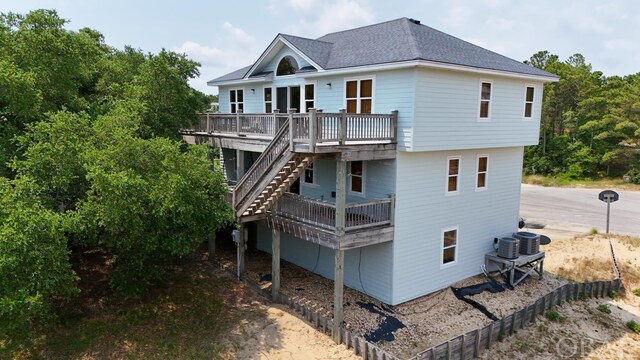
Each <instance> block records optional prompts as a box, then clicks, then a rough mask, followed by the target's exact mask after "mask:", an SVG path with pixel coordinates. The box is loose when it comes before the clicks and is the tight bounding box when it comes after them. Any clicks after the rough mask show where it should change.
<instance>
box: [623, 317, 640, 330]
mask: <svg viewBox="0 0 640 360" xmlns="http://www.w3.org/2000/svg"><path fill="white" fill-rule="evenodd" d="M625 325H627V327H628V328H629V330H631V331H633V332H635V333H640V324H638V323H637V322H635V321H634V320H629V321H627V323H626V324H625Z"/></svg>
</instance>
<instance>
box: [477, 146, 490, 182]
mask: <svg viewBox="0 0 640 360" xmlns="http://www.w3.org/2000/svg"><path fill="white" fill-rule="evenodd" d="M488 170H489V156H487V155H478V161H477V167H476V190H478V191H480V190H486V189H487V172H488Z"/></svg>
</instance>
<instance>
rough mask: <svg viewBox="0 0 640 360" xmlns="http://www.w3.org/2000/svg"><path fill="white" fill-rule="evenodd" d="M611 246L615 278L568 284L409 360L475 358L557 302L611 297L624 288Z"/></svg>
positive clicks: (611, 246) (532, 321)
mask: <svg viewBox="0 0 640 360" xmlns="http://www.w3.org/2000/svg"><path fill="white" fill-rule="evenodd" d="M609 247H610V248H611V259H612V261H613V270H614V273H615V279H613V280H606V281H592V282H583V283H567V284H564V285H562V286H560V287H558V288H556V289H554V290H553V291H551V292H550V293H548V294H546V295H544V296H542V297H541V298H539V299H538V300H537V301H536V302H534V303H533V304H530V305H529V306H527V307H525V308H523V309H520V310H519V311H516V312H514V313H513V314H511V315H507V316H505V317H503V318H502V319H500V320H497V321H494V322H492V323H491V324H489V325H487V326H485V327H483V328H478V329H475V330H472V331H469V332H468V333H466V334H463V335H460V336H457V337H455V338H453V339H451V340H449V341H447V342H444V343H442V344H440V345H437V346H434V347H432V348H430V349H427V350H424V351H421V352H419V353H418V354H417V355H416V356H414V357H412V358H410V359H409V360H441V359H447V360H449V359H455V360H457V359H461V360H464V359H473V358H476V357H478V356H480V353H481V352H482V350H484V349H489V348H490V347H491V344H493V343H495V342H496V341H500V340H501V339H503V338H504V337H506V336H510V335H512V334H513V333H514V332H515V331H516V330H519V329H522V328H524V327H525V326H527V325H528V324H531V323H535V322H536V316H538V315H543V314H544V313H545V312H546V311H547V310H549V309H551V308H552V307H554V306H556V305H561V304H562V303H564V302H567V301H572V300H576V299H586V298H601V297H605V296H609V294H610V293H611V292H612V291H620V287H621V279H620V270H619V268H618V262H617V260H616V255H615V253H614V251H613V245H612V244H611V240H609Z"/></svg>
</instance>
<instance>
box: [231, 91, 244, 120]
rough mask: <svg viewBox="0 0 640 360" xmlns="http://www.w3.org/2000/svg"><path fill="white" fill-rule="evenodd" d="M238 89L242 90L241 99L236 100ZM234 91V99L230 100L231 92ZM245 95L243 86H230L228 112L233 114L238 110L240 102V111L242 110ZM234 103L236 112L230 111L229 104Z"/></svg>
mask: <svg viewBox="0 0 640 360" xmlns="http://www.w3.org/2000/svg"><path fill="white" fill-rule="evenodd" d="M238 90H242V101H238ZM232 91H235V92H236V101H235V102H232V101H231V92H232ZM245 95H246V91H245V90H244V88H243V87H238V88H230V89H229V113H231V114H235V113H237V112H238V104H242V112H244V97H245ZM232 103H234V104H236V112H231V104H232Z"/></svg>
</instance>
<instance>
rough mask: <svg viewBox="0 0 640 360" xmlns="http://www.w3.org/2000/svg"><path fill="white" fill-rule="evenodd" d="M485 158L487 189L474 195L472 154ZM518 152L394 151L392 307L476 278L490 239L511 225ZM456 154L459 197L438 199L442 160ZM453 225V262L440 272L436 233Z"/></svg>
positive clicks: (516, 204)
mask: <svg viewBox="0 0 640 360" xmlns="http://www.w3.org/2000/svg"><path fill="white" fill-rule="evenodd" d="M478 154H487V155H488V156H489V171H488V189H487V190H486V191H478V192H477V191H475V181H476V180H475V179H476V156H477V155H478ZM522 154H523V148H522V147H512V148H494V149H477V150H459V151H446V152H445V151H441V152H400V153H399V154H398V158H397V169H398V174H397V189H396V216H395V219H396V220H395V221H396V222H395V238H394V241H393V256H394V260H393V300H392V304H398V303H401V302H404V301H408V300H411V299H413V298H416V297H418V296H421V295H425V294H428V293H431V292H433V291H436V290H438V289H441V288H444V287H447V286H449V285H451V284H452V283H454V282H456V281H458V280H462V279H464V278H466V277H469V276H472V275H475V274H478V273H480V266H481V265H482V264H484V255H485V254H486V253H488V252H489V251H491V250H492V249H493V238H495V237H500V236H506V235H509V234H511V233H512V232H513V231H515V230H516V228H517V220H518V209H519V206H520V181H521V172H520V171H521V166H522ZM448 156H460V157H461V163H460V187H459V189H460V193H459V194H458V195H452V196H446V195H445V184H446V169H447V157H448ZM449 227H458V229H459V233H458V255H457V257H458V258H457V262H456V264H454V265H451V266H447V267H442V266H441V261H442V260H441V253H442V229H444V228H449Z"/></svg>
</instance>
